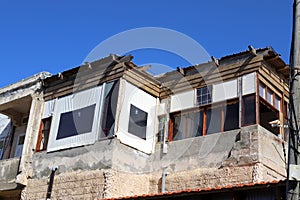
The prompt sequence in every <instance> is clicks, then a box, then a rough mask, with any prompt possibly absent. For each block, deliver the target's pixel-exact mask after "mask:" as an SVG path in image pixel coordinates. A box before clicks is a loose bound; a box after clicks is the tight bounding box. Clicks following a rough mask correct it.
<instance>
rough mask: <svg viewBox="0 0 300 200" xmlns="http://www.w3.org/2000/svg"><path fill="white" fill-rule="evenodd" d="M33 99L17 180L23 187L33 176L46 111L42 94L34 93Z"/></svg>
mask: <svg viewBox="0 0 300 200" xmlns="http://www.w3.org/2000/svg"><path fill="white" fill-rule="evenodd" d="M31 97H32V102H31V108H30V113H29V119H28V124H27V129H26V135H25V141H24V147H23V151H22V156H21V161H20V166H19V172H20V174H19V175H18V176H17V180H16V182H17V183H19V184H22V185H27V178H28V177H29V176H32V171H33V170H32V165H31V163H32V157H33V154H34V151H35V147H36V143H37V138H38V134H39V129H40V123H41V120H42V113H43V109H44V100H43V96H42V93H34V94H32V95H31Z"/></svg>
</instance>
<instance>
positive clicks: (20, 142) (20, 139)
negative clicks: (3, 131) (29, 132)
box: [18, 135, 25, 145]
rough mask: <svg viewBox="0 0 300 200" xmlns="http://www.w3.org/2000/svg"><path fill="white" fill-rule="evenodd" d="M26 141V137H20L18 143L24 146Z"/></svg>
mask: <svg viewBox="0 0 300 200" xmlns="http://www.w3.org/2000/svg"><path fill="white" fill-rule="evenodd" d="M24 141H25V135H21V136H19V142H18V145H23V144H24Z"/></svg>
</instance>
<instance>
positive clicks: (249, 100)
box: [243, 95, 256, 126]
mask: <svg viewBox="0 0 300 200" xmlns="http://www.w3.org/2000/svg"><path fill="white" fill-rule="evenodd" d="M243 106H244V108H243V110H244V112H243V119H244V123H243V125H244V126H247V125H252V124H255V123H256V114H255V112H256V109H255V96H254V95H251V96H245V97H243Z"/></svg>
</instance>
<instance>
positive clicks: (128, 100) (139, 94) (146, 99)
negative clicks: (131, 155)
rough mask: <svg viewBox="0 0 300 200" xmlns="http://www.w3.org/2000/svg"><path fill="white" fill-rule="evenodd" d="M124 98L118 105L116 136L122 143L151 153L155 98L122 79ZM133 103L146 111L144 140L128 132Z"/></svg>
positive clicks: (153, 138)
mask: <svg viewBox="0 0 300 200" xmlns="http://www.w3.org/2000/svg"><path fill="white" fill-rule="evenodd" d="M121 90H123V91H122V92H124V99H123V100H122V103H121V104H119V105H118V106H119V107H121V111H120V117H119V127H118V132H117V133H116V135H117V138H118V139H120V141H121V142H122V143H124V144H127V145H129V146H131V147H133V148H135V149H138V150H140V151H142V152H145V153H148V154H150V153H152V152H153V150H154V145H155V123H156V117H157V115H156V114H157V113H156V111H157V103H158V101H157V99H156V98H155V97H153V96H151V95H150V94H148V93H146V92H144V91H143V90H141V89H139V88H137V87H135V86H134V85H132V84H130V83H128V82H126V81H124V88H120V91H121ZM131 105H133V106H135V107H137V108H139V109H141V110H142V111H144V112H147V114H148V116H147V127H146V140H144V139H142V138H139V137H137V136H135V135H133V134H131V133H129V132H128V127H129V117H130V106H131Z"/></svg>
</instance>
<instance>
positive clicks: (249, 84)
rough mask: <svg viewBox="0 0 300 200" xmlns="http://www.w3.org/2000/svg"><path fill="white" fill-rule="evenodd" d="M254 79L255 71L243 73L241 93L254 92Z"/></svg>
mask: <svg viewBox="0 0 300 200" xmlns="http://www.w3.org/2000/svg"><path fill="white" fill-rule="evenodd" d="M255 79H256V76H255V72H254V73H251V74H247V75H244V76H243V77H242V80H243V86H242V89H243V90H242V91H243V95H247V94H252V93H254V92H255V88H256V84H255V83H256V81H255Z"/></svg>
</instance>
